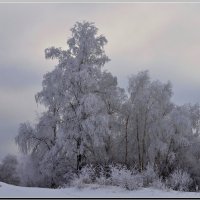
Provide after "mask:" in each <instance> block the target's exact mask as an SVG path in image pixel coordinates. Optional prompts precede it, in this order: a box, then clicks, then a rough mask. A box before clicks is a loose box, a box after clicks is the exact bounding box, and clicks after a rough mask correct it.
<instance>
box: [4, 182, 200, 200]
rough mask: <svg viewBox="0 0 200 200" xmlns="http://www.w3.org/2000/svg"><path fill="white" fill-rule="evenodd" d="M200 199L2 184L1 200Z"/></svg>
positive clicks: (145, 191) (199, 195) (178, 194)
mask: <svg viewBox="0 0 200 200" xmlns="http://www.w3.org/2000/svg"><path fill="white" fill-rule="evenodd" d="M13 197H16V198H26V197H27V198H28V197H29V198H31V197H32V198H40V197H41V198H42V197H46V198H53V197H54V198H56V197H57V198H155V197H158V198H200V193H199V192H178V191H173V190H158V189H154V188H142V189H139V190H134V191H128V190H125V189H123V188H120V187H115V186H100V185H95V184H93V185H87V186H85V187H82V188H77V187H70V188H61V189H47V188H33V187H19V186H13V185H8V184H5V183H2V182H1V183H0V198H13Z"/></svg>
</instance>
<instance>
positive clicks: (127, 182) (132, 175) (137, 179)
mask: <svg viewBox="0 0 200 200" xmlns="http://www.w3.org/2000/svg"><path fill="white" fill-rule="evenodd" d="M111 184H112V185H115V186H120V187H123V188H126V189H128V190H135V189H138V188H140V187H142V186H143V176H142V174H139V173H138V172H137V171H136V170H129V169H127V168H126V167H123V166H120V165H118V166H113V167H112V168H111Z"/></svg>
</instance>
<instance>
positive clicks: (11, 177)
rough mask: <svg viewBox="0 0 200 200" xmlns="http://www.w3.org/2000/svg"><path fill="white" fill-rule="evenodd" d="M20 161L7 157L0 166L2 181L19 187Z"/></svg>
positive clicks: (0, 179) (14, 157) (11, 156)
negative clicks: (18, 169)
mask: <svg viewBox="0 0 200 200" xmlns="http://www.w3.org/2000/svg"><path fill="white" fill-rule="evenodd" d="M17 166H18V161H17V158H16V156H13V155H7V156H6V157H5V158H4V159H3V160H2V163H1V164H0V181H1V182H5V183H8V184H13V185H18V184H19V176H18V173H17Z"/></svg>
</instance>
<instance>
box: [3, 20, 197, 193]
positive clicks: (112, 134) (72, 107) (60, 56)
mask: <svg viewBox="0 0 200 200" xmlns="http://www.w3.org/2000/svg"><path fill="white" fill-rule="evenodd" d="M106 43H107V40H106V38H105V37H104V36H103V35H99V34H98V29H97V28H96V27H95V25H94V23H89V22H82V23H80V22H77V23H76V24H75V25H74V27H73V28H72V29H71V37H70V38H69V39H68V41H67V45H68V47H67V49H66V50H62V49H61V48H55V47H51V48H48V49H46V50H45V57H46V59H56V60H57V65H56V66H55V68H54V69H53V70H52V71H51V72H48V73H47V74H45V75H44V79H43V82H42V86H43V87H42V90H41V91H40V92H38V93H37V94H36V96H35V99H36V102H37V103H40V104H42V105H44V106H45V107H46V110H45V111H44V112H43V113H41V115H40V117H39V118H38V121H37V123H36V124H30V123H29V122H27V123H22V124H21V125H20V127H19V133H18V135H17V136H16V138H15V139H16V143H17V144H18V146H19V149H20V151H21V152H22V154H23V157H22V158H21V160H19V161H18V164H17V165H18V167H15V168H16V170H15V171H16V172H15V173H18V175H19V176H18V177H19V184H20V185H26V186H39V187H51V188H56V187H60V186H66V185H70V184H76V183H77V184H84V183H95V182H96V183H99V184H111V185H118V186H121V187H124V188H127V189H129V190H132V189H136V188H139V187H146V186H156V187H159V188H164V187H165V186H166V187H170V188H172V189H176V190H184V191H187V190H190V191H192V190H197V188H199V186H200V160H199V158H200V148H199V147H200V140H199V134H200V132H199V119H200V107H199V105H198V104H195V105H190V104H187V105H182V106H177V105H175V104H174V103H173V102H172V101H171V97H172V86H171V84H170V83H169V82H167V83H162V82H160V81H158V80H156V81H154V80H151V79H150V76H149V72H148V71H143V72H139V73H138V74H136V75H132V76H130V77H129V86H128V91H127V92H126V91H125V90H124V89H122V88H120V87H119V86H118V84H117V78H116V77H114V76H113V75H112V74H111V73H110V72H108V71H106V70H104V69H103V66H104V65H105V64H107V63H108V61H109V58H108V57H107V56H106V54H105V51H104V46H105V45H106ZM6 162H11V161H6ZM4 164H5V163H4ZM4 164H2V166H3V165H4ZM6 165H7V164H6ZM10 173H11V172H10ZM0 177H1V176H0ZM13 177H15V176H13ZM5 181H6V178H5ZM7 181H10V180H7ZM15 181H16V180H15Z"/></svg>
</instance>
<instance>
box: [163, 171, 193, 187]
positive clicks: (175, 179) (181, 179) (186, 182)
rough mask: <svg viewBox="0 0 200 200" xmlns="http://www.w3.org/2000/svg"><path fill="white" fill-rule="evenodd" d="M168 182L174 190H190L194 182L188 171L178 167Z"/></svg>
mask: <svg viewBox="0 0 200 200" xmlns="http://www.w3.org/2000/svg"><path fill="white" fill-rule="evenodd" d="M166 182H167V185H168V186H169V187H170V188H172V189H174V190H180V191H188V190H189V186H190V185H191V184H192V179H191V178H190V175H189V174H188V173H187V172H184V171H183V170H180V169H177V170H175V171H174V172H173V173H172V174H171V175H170V176H169V178H168V179H167V181H166Z"/></svg>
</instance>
